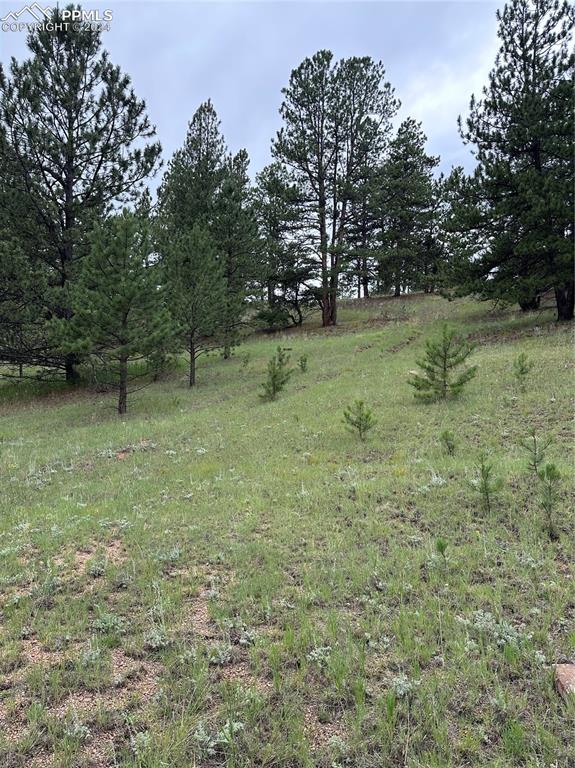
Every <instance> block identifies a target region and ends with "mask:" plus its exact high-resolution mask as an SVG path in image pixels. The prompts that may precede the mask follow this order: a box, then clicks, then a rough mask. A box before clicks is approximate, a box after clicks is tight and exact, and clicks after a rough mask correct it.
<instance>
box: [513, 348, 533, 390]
mask: <svg viewBox="0 0 575 768" xmlns="http://www.w3.org/2000/svg"><path fill="white" fill-rule="evenodd" d="M532 368H533V360H530V359H529V357H528V356H527V354H526V353H525V352H520V353H519V354H518V355H517V357H516V358H515V360H514V361H513V375H514V376H515V380H516V381H517V383H518V385H519V387H520V388H521V389H525V384H526V382H527V377H528V376H529V373H530V371H531V369H532Z"/></svg>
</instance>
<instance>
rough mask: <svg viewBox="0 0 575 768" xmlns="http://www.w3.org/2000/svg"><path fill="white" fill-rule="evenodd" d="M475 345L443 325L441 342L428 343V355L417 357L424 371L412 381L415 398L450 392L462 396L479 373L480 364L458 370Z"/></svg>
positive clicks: (428, 397) (415, 375) (426, 345)
mask: <svg viewBox="0 0 575 768" xmlns="http://www.w3.org/2000/svg"><path fill="white" fill-rule="evenodd" d="M473 349H474V347H473V346H472V345H471V344H469V343H468V342H466V341H464V340H462V339H459V338H458V337H457V335H456V332H455V331H454V330H450V329H449V328H448V327H447V326H444V327H443V333H442V336H441V339H439V341H433V340H431V339H428V340H427V341H426V342H425V356H424V357H423V358H421V359H419V360H417V361H416V362H417V365H418V366H419V367H420V368H421V369H422V371H423V373H422V374H419V373H416V372H414V373H413V374H412V378H411V379H410V380H409V384H410V385H411V386H412V387H413V388H414V389H415V397H417V398H419V399H421V400H436V399H439V398H445V397H447V396H448V395H453V396H455V395H459V394H460V392H461V390H462V389H463V387H464V386H465V384H467V382H468V381H470V380H471V379H472V378H473V377H474V376H475V374H476V373H477V366H476V365H474V366H472V367H471V368H466V369H464V370H463V371H462V372H461V373H457V369H458V368H459V367H460V366H461V365H463V363H464V362H465V361H466V360H467V358H468V357H469V355H470V354H471V353H472V352H473Z"/></svg>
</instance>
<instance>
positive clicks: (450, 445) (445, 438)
mask: <svg viewBox="0 0 575 768" xmlns="http://www.w3.org/2000/svg"><path fill="white" fill-rule="evenodd" d="M439 442H440V443H441V446H442V448H443V450H444V451H445V452H446V453H448V454H449V455H450V456H453V454H454V453H455V449H456V448H457V443H456V442H455V435H454V434H453V432H451V431H450V430H449V429H444V430H443V432H441V433H440V435H439Z"/></svg>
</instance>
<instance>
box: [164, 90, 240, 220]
mask: <svg viewBox="0 0 575 768" xmlns="http://www.w3.org/2000/svg"><path fill="white" fill-rule="evenodd" d="M225 166H226V145H225V142H224V138H223V136H222V135H221V132H220V121H219V120H218V116H217V114H216V111H215V109H214V106H213V104H212V102H211V101H210V100H208V101H206V102H205V103H203V104H200V106H199V107H198V109H197V110H196V112H195V113H194V115H193V117H192V119H191V121H190V123H189V125H188V131H187V134H186V139H185V141H184V145H183V147H182V148H181V149H178V150H177V151H176V152H175V153H174V155H173V157H172V159H171V160H170V162H169V164H168V169H167V171H166V173H165V175H164V179H163V181H162V185H161V188H160V193H159V200H160V210H161V215H162V218H163V220H164V221H165V220H169V223H170V226H172V227H174V229H175V230H177V229H182V228H191V227H193V226H194V225H196V224H200V225H201V226H207V227H208V228H211V227H213V223H214V216H215V210H216V201H217V198H218V195H219V194H220V192H221V186H222V183H223V180H224V176H225V172H226V168H225Z"/></svg>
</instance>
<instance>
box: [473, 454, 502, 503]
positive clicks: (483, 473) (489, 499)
mask: <svg viewBox="0 0 575 768" xmlns="http://www.w3.org/2000/svg"><path fill="white" fill-rule="evenodd" d="M477 469H478V476H477V480H476V482H475V487H476V488H477V490H478V491H479V493H480V494H481V499H482V502H483V509H484V511H485V512H486V513H487V514H488V515H489V514H491V508H492V504H493V497H494V495H495V494H496V493H497V491H498V490H499V489H500V488H501V479H500V478H496V477H495V476H494V474H493V464H492V463H491V462H488V461H487V457H486V456H485V454H481V456H480V457H479V464H478V467H477Z"/></svg>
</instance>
